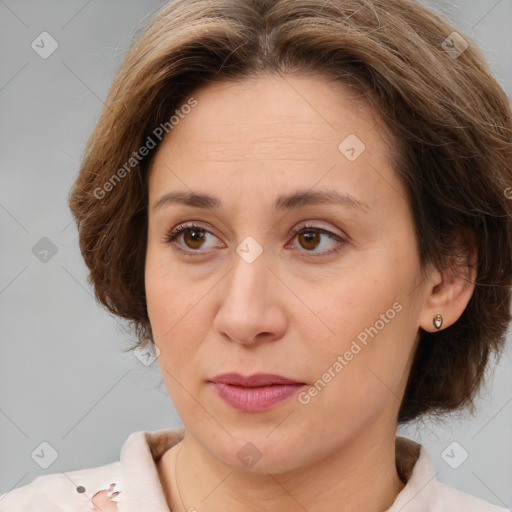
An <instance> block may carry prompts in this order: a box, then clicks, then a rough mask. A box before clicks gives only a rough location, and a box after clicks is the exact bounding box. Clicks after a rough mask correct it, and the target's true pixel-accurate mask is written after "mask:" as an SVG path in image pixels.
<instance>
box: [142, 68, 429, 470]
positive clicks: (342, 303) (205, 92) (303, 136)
mask: <svg viewBox="0 0 512 512" xmlns="http://www.w3.org/2000/svg"><path fill="white" fill-rule="evenodd" d="M350 94H351V93H350V90H349V89H347V88H346V87H345V86H343V85H341V84H339V83H337V82H329V81H328V80H327V79H325V78H320V77H316V78H315V77H306V76H293V75H283V77H281V78H278V77H271V76H261V77H259V78H258V79H257V80H252V81H244V82H238V83H230V84H226V83H225V84H219V83H216V84H212V85H209V86H207V87H203V88H201V89H198V90H197V91H196V92H195V93H194V94H193V97H194V99H195V100H196V101H197V105H196V106H194V107H193V108H191V109H187V112H189V110H190V112H189V113H188V114H186V115H182V116H181V117H180V120H179V123H177V124H175V125H174V127H173V128H172V130H171V131H170V132H169V135H168V136H167V137H166V138H165V139H164V140H163V142H162V144H161V146H160V147H159V149H158V153H157V154H156V155H155V159H154V161H153V164H152V168H151V173H150V181H149V218H148V220H149V227H148V245H147V255H146V267H145V286H146V295H147V305H148V313H149V318H150V322H151V326H152V331H153V334H154V339H155V343H156V345H157V347H158V348H159V350H160V356H159V364H160V368H161V371H162V375H163V378H164V381H165V384H166V386H167V390H168V392H169V395H170V397H171V399H172V401H173V403H174V405H175V407H176V410H177V412H178V414H179V415H180V417H181V419H182V421H183V423H184V425H185V426H186V427H187V431H189V432H190V433H191V434H192V435H193V436H194V438H195V439H196V440H197V442H198V443H199V444H200V445H201V446H202V447H203V448H204V449H205V451H207V452H209V453H210V454H211V455H213V456H214V457H215V458H216V459H218V460H220V461H222V462H223V463H225V464H227V465H229V466H231V467H236V468H243V467H244V466H245V467H246V468H250V469H251V471H255V472H266V471H269V472H283V471H286V470H290V469H294V468H298V467H301V466H302V465H304V464H308V463H314V462H315V461H317V460H320V459H321V458H322V457H326V456H328V455H329V454H331V453H333V451H334V450H337V449H341V448H343V447H344V446H348V444H349V443H352V442H353V441H354V440H355V439H361V438H362V436H367V440H368V442H369V441H370V440H371V439H373V440H375V435H380V436H385V435H386V434H385V433H389V432H392V435H393V437H394V435H395V428H396V417H397V412H398V409H399V406H400V401H401V398H402V395H403V391H404V387H405V384H406V380H407V376H408V373H409V369H410V363H411V356H412V353H413V349H414V347H415V343H416V341H417V334H418V328H419V327H420V326H421V325H422V318H424V317H426V315H427V312H426V311H425V309H426V305H425V303H426V297H427V296H428V292H429V287H428V285H429V283H428V282H427V281H426V280H422V279H421V273H420V266H419V260H418V254H417V250H416V242H415V235H414V225H413V219H412V216H411V211H410V209H409V206H408V203H407V201H406V196H405V192H404V190H403V189H402V187H401V185H400V183H399V181H398V179H397V177H396V176H395V173H394V171H393V169H392V167H391V163H390V159H389V158H390V151H391V149H392V147H391V144H392V142H391V141H390V140H389V139H388V138H386V135H385V130H384V127H383V125H382V124H381V123H380V122H379V121H378V119H377V118H376V117H374V116H373V115H372V112H371V111H370V110H369V108H368V107H366V106H363V105H362V104H361V103H356V102H355V100H354V99H353V98H351V96H350ZM170 193H173V194H177V193H179V194H181V196H180V197H182V198H183V197H188V196H189V195H192V194H194V195H197V196H200V195H203V194H204V195H208V196H211V198H212V199H202V200H198V198H197V197H196V200H195V201H190V202H189V203H190V204H185V202H184V201H180V200H177V196H174V200H173V199H172V197H171V196H167V198H165V195H166V194H170ZM162 198H164V199H162ZM192 203H194V204H192ZM179 226H182V227H184V228H185V229H183V230H182V231H179V232H178V234H177V235H176V236H175V237H173V240H172V241H168V235H169V233H171V232H173V231H174V230H175V229H176V228H177V227H179ZM191 226H192V227H191ZM305 226H306V227H305ZM430 318H431V317H430ZM427 329H428V327H427ZM429 330H433V329H429ZM226 373H238V374H240V375H242V376H251V375H254V374H259V373H265V374H275V375H279V376H282V377H286V378H288V379H291V380H292V381H294V382H297V383H300V384H301V385H300V384H299V385H287V386H286V385H281V386H277V385H275V386H272V388H273V389H271V388H270V387H266V388H265V389H263V390H261V389H260V390H255V389H254V388H253V389H249V388H248V387H244V386H232V385H229V384H224V385H222V384H213V383H212V382H211V381H212V380H213V379H215V378H216V377H217V376H219V375H221V374H226ZM271 380H272V379H271ZM222 392H224V393H225V394H226V396H227V397H228V398H227V399H224V398H222V396H221V394H222ZM244 404H245V405H244ZM248 443H250V444H248ZM298 446H300V447H301V449H300V450H297V449H296V448H297V447H298ZM249 461H253V462H249ZM254 461H256V462H254Z"/></svg>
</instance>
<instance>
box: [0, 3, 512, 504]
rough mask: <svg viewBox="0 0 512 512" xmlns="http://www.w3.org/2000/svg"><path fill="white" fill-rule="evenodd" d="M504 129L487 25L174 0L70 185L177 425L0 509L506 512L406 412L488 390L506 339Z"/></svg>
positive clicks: (364, 11)
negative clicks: (409, 427) (440, 474)
mask: <svg viewBox="0 0 512 512" xmlns="http://www.w3.org/2000/svg"><path fill="white" fill-rule="evenodd" d="M511 140H512V113H511V109H510V105H509V103H508V101H507V98H506V96H505V94H504V92H503V91H502V89H501V88H500V87H499V85H498V84H497V82H496V81H495V79H494V78H493V77H492V76H491V74H490V71H489V69H488V67H487V65H486V63H485V62H484V60H483V57H482V55H481V54H480V52H479V51H478V50H477V48H476V47H475V45H474V43H473V42H471V41H470V40H469V39H467V38H466V37H465V36H462V35H460V34H458V33H456V32H454V30H453V28H452V27H451V26H450V25H448V24H447V23H446V22H445V21H443V20H441V19H440V18H439V17H438V16H436V15H435V14H433V13H432V12H430V11H428V10H427V9H425V8H424V7H422V6H421V5H420V4H418V3H416V2H413V1H412V0H395V1H392V2H390V1H380V0H372V1H370V0H366V1H356V0H353V1H341V0H331V1H330V2H325V1H324V0H293V1H292V0H275V1H272V0H244V1H242V0H220V1H216V2H210V1H208V0H193V1H191V0H178V1H173V2H172V3H169V4H167V5H166V6H164V7H163V8H162V10H161V11H160V12H159V13H158V15H157V16H156V17H155V18H154V19H153V21H152V22H151V23H150V24H149V25H148V27H147V28H146V29H145V31H144V32H143V34H142V35H141V36H140V38H139V39H138V40H137V41H136V43H135V44H134V45H133V47H132V48H131V50H130V52H129V54H128V55H127V57H126V59H125V61H124V62H123V64H122V66H121V68H120V69H119V71H118V73H117V76H116V78H115V80H114V83H113V85H112V88H111V90H110V92H109V94H108V97H107V99H106V102H105V108H104V110H103V112H102V114H101V117H100V119H99V122H98V123H97V125H96V127H95V129H94V132H93V134H92V136H91V138H90V140H89V142H88V145H87V148H86V151H85V155H84V159H83V164H82V167H81V169H80V174H79V176H78V178H77V180H76V183H75V185H74V188H73V190H72V194H71V197H70V207H71V210H72V212H73V215H74V216H75V218H76V221H77V225H78V229H79V234H80V248H81V251H82V255H83V256H84V259H85V262H86V264H87V265H88V267H89V269H90V279H91V282H92V283H93V284H94V287H95V293H96V296H97V298H98V299H99V300H100V301H101V303H102V304H103V305H104V306H105V307H107V308H108V309H109V310H110V311H111V312H112V313H114V314H116V315H118V316H121V317H123V318H126V319H128V320H130V321H131V322H132V325H133V327H134V329H135V331H136V333H137V335H138V338H139V341H140V344H139V345H138V348H139V349H140V347H147V343H148V342H149V344H150V345H149V347H154V349H155V352H156V355H158V361H159V365H160V369H161V372H162V376H163V379H164V381H165V384H166V387H167V390H168V392H169V395H170V397H171V399H172V401H173V403H174V405H175V407H176V410H177V412H178V414H179V415H180V417H181V419H182V421H183V425H184V427H182V428H179V429H164V430H158V431H154V432H136V433H134V434H132V435H131V436H130V437H129V438H128V440H127V441H126V442H125V444H124V446H123V448H122V452H121V456H120V461H118V462H113V463H111V464H108V465H106V466H100V467H95V468H88V469H83V470H76V471H71V472H68V473H65V474H64V473H63V474H51V475H46V476H43V477H39V478H37V479H36V480H34V481H33V482H32V483H31V484H29V485H27V486H24V487H21V488H19V489H15V490H13V491H11V492H10V493H7V494H5V495H4V496H3V497H2V499H1V500H0V510H2V511H11V510H12V511H14V510H15V511H24V510H27V511H28V510H38V511H40V512H43V511H47V510H48V511H50V510H51V511H57V510H59V511H60V510H62V511H64V510H65V511H90V510H102V511H108V510H120V511H133V512H135V511H141V510H143V511H145V512H152V511H170V510H172V511H173V512H183V511H196V510H197V511H213V510H233V511H234V510H236V511H241V512H244V511H253V510H258V511H260V510H268V511H274V510H286V511H303V510H307V511H308V512H315V511H320V510H322V511H328V512H329V511H335V510H336V511H338V510H340V509H342V510H346V511H352V510H353V511H355V510H357V511H361V510H364V511H366V512H378V511H383V510H386V511H389V512H398V511H404V512H412V511H420V510H421V511H434V510H435V511H436V512H440V511H450V512H454V511H461V512H462V511H464V512H468V511H469V512H471V511H475V512H476V511H478V512H483V511H489V512H491V511H505V510H506V509H504V508H501V507H498V506H495V505H492V504H490V503H487V502H485V501H483V500H480V499H478V498H476V497H473V496H471V495H469V494H465V493H462V492H460V491H457V490H455V489H453V488H450V487H448V486H446V485H444V484H442V483H441V482H439V481H438V480H437V479H436V476H435V474H434V471H433V468H432V464H431V461H430V459H429V456H428V453H427V452H426V450H425V448H424V447H422V446H421V445H419V444H417V443H415V442H414V441H412V440H408V439H406V438H403V437H400V436H397V435H396V431H397V426H398V424H404V423H407V422H410V421H413V420H415V419H418V418H420V417H422V416H424V415H427V414H428V415H442V414H445V413H448V412H450V411H456V410H462V409H464V408H467V407H469V408H470V409H471V408H472V407H473V398H474V396H475V393H476V392H477V390H478V389H479V386H480V384H481V382H482V380H483V375H484V370H485V368H486V364H487V361H488V359H489V357H490V355H491V354H493V353H494V354H499V353H500V352H501V350H502V349H503V344H504V341H505V334H506V330H507V326H508V324H509V321H510V311H509V303H510V285H511V283H512V254H511V252H512V225H511V203H510V199H508V197H510V194H509V193H508V191H510V190H512V189H510V186H511V184H512V148H511V144H510V141H511ZM133 348H135V347H133Z"/></svg>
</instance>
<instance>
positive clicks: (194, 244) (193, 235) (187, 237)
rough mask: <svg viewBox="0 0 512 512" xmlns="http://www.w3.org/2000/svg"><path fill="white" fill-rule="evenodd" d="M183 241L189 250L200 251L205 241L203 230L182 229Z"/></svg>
mask: <svg viewBox="0 0 512 512" xmlns="http://www.w3.org/2000/svg"><path fill="white" fill-rule="evenodd" d="M182 235H183V241H184V242H185V245H186V246H187V247H188V248H190V249H200V248H201V245H202V244H203V243H204V241H205V240H206V236H205V235H204V230H203V229H183V230H182Z"/></svg>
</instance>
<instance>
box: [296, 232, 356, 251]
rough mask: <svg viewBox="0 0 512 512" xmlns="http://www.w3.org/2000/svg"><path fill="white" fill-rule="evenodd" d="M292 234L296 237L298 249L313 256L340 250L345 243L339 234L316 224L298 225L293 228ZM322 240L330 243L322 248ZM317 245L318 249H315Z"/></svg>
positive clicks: (323, 244)
mask: <svg viewBox="0 0 512 512" xmlns="http://www.w3.org/2000/svg"><path fill="white" fill-rule="evenodd" d="M293 235H294V237H295V238H297V239H298V243H299V245H300V248H299V249H303V252H306V253H311V255H312V256H314V257H317V256H327V255H328V254H331V253H334V252H336V251H338V250H340V249H341V248H343V246H344V245H345V244H346V241H345V240H344V239H343V238H342V237H340V236H339V235H337V234H335V233H332V232H331V231H328V230H326V229H323V228H319V227H316V226H304V225H303V226H300V227H299V228H296V229H295V230H294V232H293ZM324 240H330V241H331V242H332V243H331V244H330V246H329V244H328V245H327V247H323V248H322V246H325V242H324ZM318 247H320V250H317V248H318Z"/></svg>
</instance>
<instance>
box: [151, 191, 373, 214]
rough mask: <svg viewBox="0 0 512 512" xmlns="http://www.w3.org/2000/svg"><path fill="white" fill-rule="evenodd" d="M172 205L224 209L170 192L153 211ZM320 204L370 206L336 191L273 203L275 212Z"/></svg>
mask: <svg viewBox="0 0 512 512" xmlns="http://www.w3.org/2000/svg"><path fill="white" fill-rule="evenodd" d="M172 204H182V205H185V206H192V207H196V208H205V209H214V210H219V209H221V208H222V201H221V200H220V199H218V198H216V197H213V196H210V195H208V194H202V193H197V192H177V191H176V192H168V193H167V194H164V195H163V196H161V197H160V198H159V199H158V200H157V201H156V202H155V204H154V205H153V209H158V208H163V207H165V206H170V205H172ZM318 204H336V205H340V206H346V207H350V208H356V209H360V210H364V211H366V212H368V211H369V209H370V206H369V205H368V204H367V203H365V202H364V201H360V200H359V199H357V198H355V197H354V196H352V195H350V194H346V193H344V194H341V193H339V192H336V191H335V190H330V191H314V192H313V191H310V190H299V191H297V192H293V193H292V194H288V195H282V196H279V197H278V198H277V199H276V200H275V201H274V203H273V205H272V206H273V209H274V210H275V211H285V210H293V209H297V208H300V207H302V206H310V205H318Z"/></svg>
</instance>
